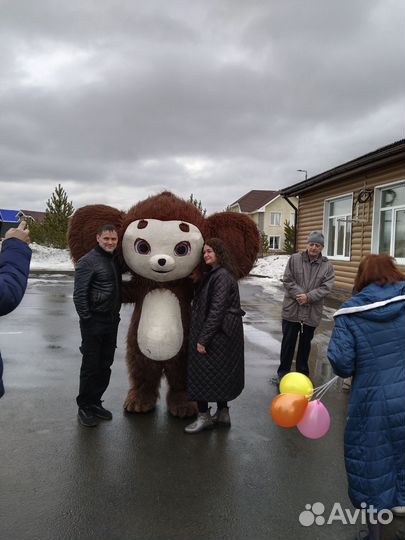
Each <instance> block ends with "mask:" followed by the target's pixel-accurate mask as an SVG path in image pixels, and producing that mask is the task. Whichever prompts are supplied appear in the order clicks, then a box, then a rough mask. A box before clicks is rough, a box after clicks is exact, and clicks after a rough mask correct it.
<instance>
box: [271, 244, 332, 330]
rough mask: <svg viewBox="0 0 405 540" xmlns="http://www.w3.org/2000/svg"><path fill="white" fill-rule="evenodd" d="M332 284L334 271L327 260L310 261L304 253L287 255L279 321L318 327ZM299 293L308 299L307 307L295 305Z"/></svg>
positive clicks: (322, 258)
mask: <svg viewBox="0 0 405 540" xmlns="http://www.w3.org/2000/svg"><path fill="white" fill-rule="evenodd" d="M334 282H335V271H334V269H333V266H332V264H331V263H330V262H329V260H328V259H327V257H324V256H322V255H321V256H320V257H318V259H316V260H315V261H313V262H311V261H310V259H309V257H308V253H307V251H303V252H301V253H294V255H291V257H290V258H289V260H288V263H287V266H286V268H285V272H284V277H283V285H284V289H285V295H284V300H283V309H282V312H281V316H282V318H283V319H285V320H287V321H291V322H303V323H305V324H307V325H308V326H315V327H316V326H318V324H319V323H320V321H321V316H322V308H323V301H324V298H325V296H326V295H327V294H329V293H330V292H331V290H332V287H333V284H334ZM301 293H305V294H306V295H307V296H308V300H309V303H308V304H303V305H301V306H300V305H299V304H298V302H297V300H296V299H295V297H296V295H297V294H301Z"/></svg>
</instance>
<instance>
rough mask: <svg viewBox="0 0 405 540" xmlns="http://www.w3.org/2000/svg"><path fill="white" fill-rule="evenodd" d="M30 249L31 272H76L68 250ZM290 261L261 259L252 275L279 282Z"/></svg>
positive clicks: (283, 257) (278, 257) (34, 246)
mask: <svg viewBox="0 0 405 540" xmlns="http://www.w3.org/2000/svg"><path fill="white" fill-rule="evenodd" d="M30 247H31V249H32V259H31V266H30V268H31V270H53V271H55V270H60V271H62V272H63V271H72V270H74V266H73V262H72V259H71V258H70V252H69V250H68V249H57V248H51V247H47V246H40V245H39V244H36V243H35V242H32V243H31V244H30ZM288 259H289V256H288V255H269V256H268V257H263V258H260V259H258V260H257V262H256V264H255V266H254V267H253V269H252V271H251V274H252V275H254V276H263V277H266V278H269V280H271V281H273V283H274V281H275V282H279V281H280V279H281V278H282V277H283V274H284V268H285V266H286V264H287V261H288ZM266 282H267V280H266Z"/></svg>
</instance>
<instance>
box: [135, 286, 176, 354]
mask: <svg viewBox="0 0 405 540" xmlns="http://www.w3.org/2000/svg"><path fill="white" fill-rule="evenodd" d="M182 344H183V324H182V322H181V310H180V303H179V301H178V299H177V297H176V295H175V294H173V293H172V292H171V291H169V290H167V289H154V290H153V291H151V292H150V293H148V294H147V295H146V296H145V298H144V301H143V305H142V313H141V319H140V321H139V326H138V346H139V348H140V350H141V352H142V353H143V354H144V355H145V356H147V357H148V358H150V359H151V360H158V361H161V362H162V361H164V360H169V359H170V358H173V356H176V354H177V353H178V352H179V351H180V349H181V346H182Z"/></svg>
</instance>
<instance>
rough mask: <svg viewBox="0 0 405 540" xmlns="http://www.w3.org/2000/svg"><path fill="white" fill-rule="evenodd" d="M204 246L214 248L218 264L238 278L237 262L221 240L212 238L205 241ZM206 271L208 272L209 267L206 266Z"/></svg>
mask: <svg viewBox="0 0 405 540" xmlns="http://www.w3.org/2000/svg"><path fill="white" fill-rule="evenodd" d="M204 245H205V246H209V247H210V248H212V249H213V250H214V253H215V255H216V257H217V262H218V264H219V265H220V266H223V267H224V268H226V269H227V270H228V272H230V273H231V274H232V275H233V276H234V277H235V278H237V276H238V271H237V269H236V265H235V262H234V260H233V258H232V255H231V254H230V253H229V251H228V249H227V248H226V246H225V244H224V243H223V241H222V240H221V239H220V238H210V239H209V240H205V242H204ZM204 269H205V270H208V269H209V266H208V265H206V264H204Z"/></svg>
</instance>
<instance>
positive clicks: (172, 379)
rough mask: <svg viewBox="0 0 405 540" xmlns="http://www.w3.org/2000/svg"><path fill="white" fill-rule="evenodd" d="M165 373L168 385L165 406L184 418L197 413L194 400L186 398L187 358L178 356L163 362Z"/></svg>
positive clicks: (175, 414) (172, 412) (173, 413)
mask: <svg viewBox="0 0 405 540" xmlns="http://www.w3.org/2000/svg"><path fill="white" fill-rule="evenodd" d="M165 375H166V379H167V382H168V385H169V388H168V391H167V396H166V401H167V407H168V409H169V411H170V413H171V414H172V415H173V416H179V417H180V418H185V417H187V416H194V415H195V414H197V412H198V409H197V404H196V403H195V401H189V400H188V399H187V393H186V390H185V388H186V385H187V359H186V358H184V357H183V356H178V357H177V358H176V359H174V360H170V362H165Z"/></svg>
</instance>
